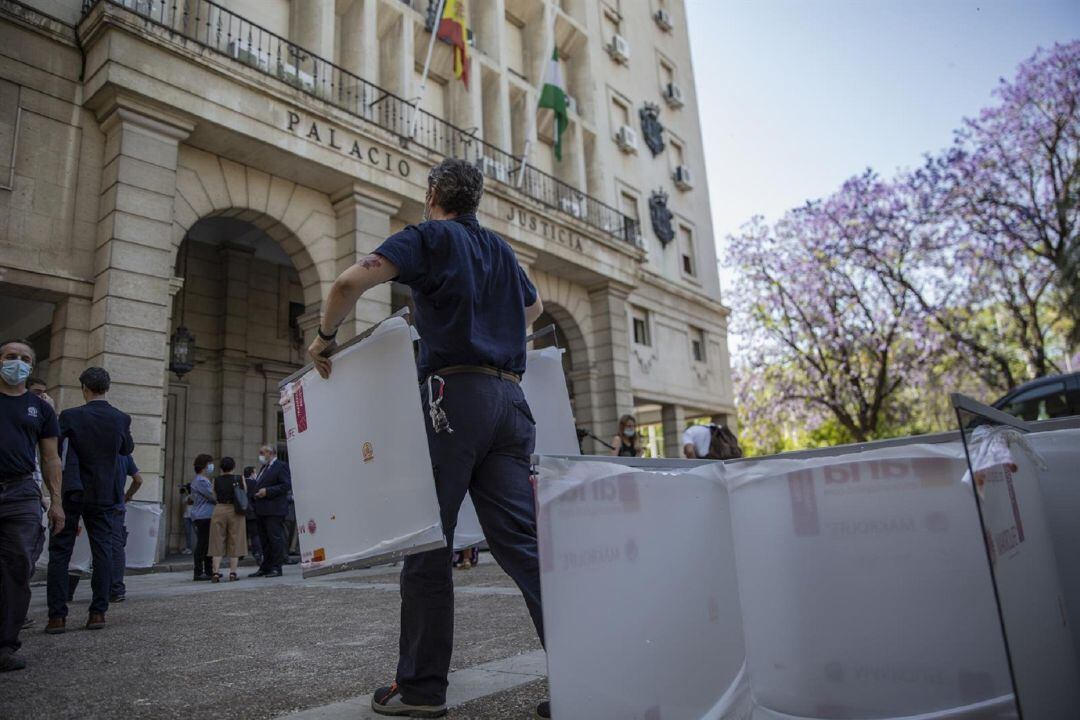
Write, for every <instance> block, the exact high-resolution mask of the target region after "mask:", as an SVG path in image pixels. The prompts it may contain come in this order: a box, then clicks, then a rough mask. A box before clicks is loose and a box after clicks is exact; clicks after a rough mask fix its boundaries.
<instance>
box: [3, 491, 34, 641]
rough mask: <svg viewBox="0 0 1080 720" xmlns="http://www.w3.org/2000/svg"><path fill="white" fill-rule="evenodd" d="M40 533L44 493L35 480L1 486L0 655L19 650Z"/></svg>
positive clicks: (28, 605) (28, 604)
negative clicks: (42, 494) (35, 550)
mask: <svg viewBox="0 0 1080 720" xmlns="http://www.w3.org/2000/svg"><path fill="white" fill-rule="evenodd" d="M40 530H41V491H40V490H38V486H37V483H36V482H34V478H33V477H30V476H27V477H26V478H24V479H22V480H12V481H9V482H5V483H0V653H8V652H15V651H16V650H18V649H19V630H20V629H22V624H23V620H25V619H26V610H27V608H29V607H30V576H31V575H32V574H33V572H34V567H33V559H32V556H33V553H34V544H35V543H36V542H37V538H38V533H39V532H40Z"/></svg>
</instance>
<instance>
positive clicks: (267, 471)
mask: <svg viewBox="0 0 1080 720" xmlns="http://www.w3.org/2000/svg"><path fill="white" fill-rule="evenodd" d="M259 464H260V465H261V467H260V468H259V474H258V475H256V476H255V519H256V521H257V522H258V525H259V542H260V544H261V545H262V551H263V559H262V564H260V565H259V569H258V570H257V571H256V572H253V573H251V575H250V576H249V577H281V566H282V564H283V563H284V562H285V515H286V514H287V513H288V512H289V491H290V490H292V476H291V475H289V466H288V465H286V464H285V463H283V462H281V461H280V460H278V458H277V452H275V451H274V448H272V447H271V446H270V445H268V444H267V445H263V446H262V447H261V448H259Z"/></svg>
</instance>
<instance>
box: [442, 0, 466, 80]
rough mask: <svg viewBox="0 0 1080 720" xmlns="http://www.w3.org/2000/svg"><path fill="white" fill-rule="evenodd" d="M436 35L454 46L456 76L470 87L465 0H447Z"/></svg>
mask: <svg viewBox="0 0 1080 720" xmlns="http://www.w3.org/2000/svg"><path fill="white" fill-rule="evenodd" d="M436 37H437V38H439V39H440V40H444V41H446V42H448V43H450V44H451V45H453V46H454V77H456V78H461V81H462V82H463V83H465V89H466V90H467V89H468V88H469V55H468V47H469V45H468V38H469V23H468V20H466V17H465V0H446V5H445V6H444V7H443V13H442V18H441V19H440V20H439V30H438V32H437V33H436Z"/></svg>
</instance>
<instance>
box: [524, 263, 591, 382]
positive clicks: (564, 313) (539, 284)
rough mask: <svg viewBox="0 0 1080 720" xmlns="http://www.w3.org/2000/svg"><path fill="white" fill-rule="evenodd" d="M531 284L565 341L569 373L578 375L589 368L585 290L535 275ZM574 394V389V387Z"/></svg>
mask: <svg viewBox="0 0 1080 720" xmlns="http://www.w3.org/2000/svg"><path fill="white" fill-rule="evenodd" d="M533 282H534V284H535V285H536V290H537V292H538V293H539V294H540V299H541V300H542V301H543V303H544V312H546V313H548V314H549V315H551V317H552V318H554V319H555V322H556V323H558V325H559V329H560V330H561V331H562V333H563V335H564V336H565V337H566V342H567V344H568V345H569V348H568V350H569V351H570V356H571V358H572V359H573V363H574V364H573V367H572V368H571V371H572V372H573V373H574V374H581V373H585V372H587V371H589V370H590V369H591V368H592V357H591V353H590V352H589V345H588V342H587V341H586V337H588V335H589V334H590V333H591V330H592V322H591V316H590V313H589V296H588V294H587V293H586V292H585V289H584V288H582V287H580V286H578V285H575V284H573V283H571V282H569V281H567V280H564V279H562V278H558V277H554V276H551V275H548V274H546V273H535V274H534V276H533ZM574 390H575V394H576V393H577V390H578V388H577V386H576V385H575V388H574Z"/></svg>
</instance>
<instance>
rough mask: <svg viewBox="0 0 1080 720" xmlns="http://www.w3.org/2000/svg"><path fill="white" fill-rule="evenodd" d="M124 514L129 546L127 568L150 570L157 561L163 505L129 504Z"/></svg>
mask: <svg viewBox="0 0 1080 720" xmlns="http://www.w3.org/2000/svg"><path fill="white" fill-rule="evenodd" d="M126 507H127V511H126V513H125V514H124V527H126V528H127V531H128V536H127V544H126V545H125V546H124V551H125V566H126V567H129V568H148V567H153V566H154V561H155V560H156V559H157V544H158V530H159V528H160V527H161V503H153V502H136V501H133V502H129V503H127V506H126Z"/></svg>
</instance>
